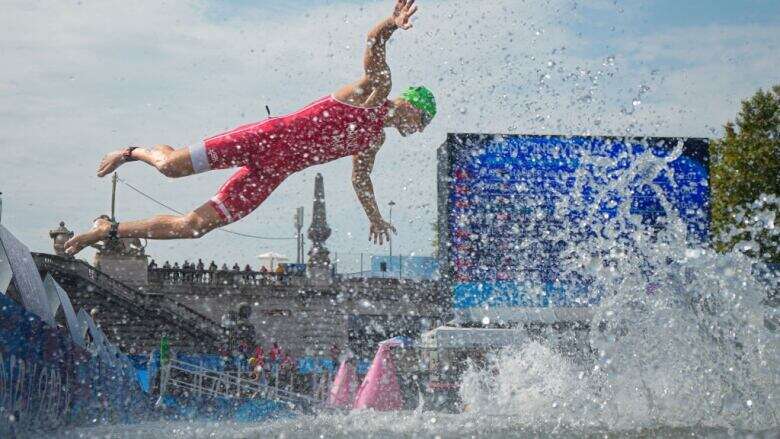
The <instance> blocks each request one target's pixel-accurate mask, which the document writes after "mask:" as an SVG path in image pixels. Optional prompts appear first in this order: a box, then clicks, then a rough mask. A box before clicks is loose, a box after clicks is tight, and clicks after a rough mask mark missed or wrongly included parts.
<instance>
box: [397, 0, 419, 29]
mask: <svg viewBox="0 0 780 439" xmlns="http://www.w3.org/2000/svg"><path fill="white" fill-rule="evenodd" d="M415 12H417V6H414V0H398V1H397V2H396V3H395V9H394V10H393V22H394V23H395V25H396V26H398V27H400V28H401V29H403V30H407V29H411V27H412V23H411V22H410V21H409V19H410V18H411V17H412V15H414V13H415Z"/></svg>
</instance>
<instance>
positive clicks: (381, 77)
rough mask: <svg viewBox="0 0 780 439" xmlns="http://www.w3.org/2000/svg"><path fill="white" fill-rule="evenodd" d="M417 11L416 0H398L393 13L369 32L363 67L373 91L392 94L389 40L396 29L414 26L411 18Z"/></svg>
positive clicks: (365, 79) (366, 79) (366, 80)
mask: <svg viewBox="0 0 780 439" xmlns="http://www.w3.org/2000/svg"><path fill="white" fill-rule="evenodd" d="M415 12H417V6H415V5H414V0H398V1H397V2H396V4H395V8H394V9H393V15H391V16H390V17H388V18H386V19H384V20H382V21H380V22H379V23H377V25H376V26H374V27H373V28H372V29H371V30H370V31H369V32H368V36H367V38H366V40H367V41H366V52H365V55H364V57H363V69H364V71H365V77H364V82H366V83H367V84H366V85H368V86H369V87H370V88H371V91H368V93H367V94H371V92H373V91H378V92H379V93H384V95H385V96H387V95H389V94H390V89H391V87H392V81H391V75H390V67H389V66H388V65H387V50H386V49H387V40H389V39H390V36H391V35H393V32H395V30H396V29H398V28H401V29H409V28H411V27H412V24H411V23H410V21H409V19H410V18H411V16H412V15H414V13H415Z"/></svg>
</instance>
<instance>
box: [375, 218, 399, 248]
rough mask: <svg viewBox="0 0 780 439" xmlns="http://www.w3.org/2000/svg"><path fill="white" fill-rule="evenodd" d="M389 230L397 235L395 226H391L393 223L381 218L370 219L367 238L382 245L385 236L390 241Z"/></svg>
mask: <svg viewBox="0 0 780 439" xmlns="http://www.w3.org/2000/svg"><path fill="white" fill-rule="evenodd" d="M391 230H392V231H393V234H394V235H397V232H396V231H395V227H393V225H392V224H390V223H388V222H387V221H385V220H383V219H378V220H376V221H371V227H370V230H369V232H368V240H369V241H374V244H377V243H378V244H379V245H383V244H384V243H385V238H387V242H390V231H391ZM377 241H379V242H377Z"/></svg>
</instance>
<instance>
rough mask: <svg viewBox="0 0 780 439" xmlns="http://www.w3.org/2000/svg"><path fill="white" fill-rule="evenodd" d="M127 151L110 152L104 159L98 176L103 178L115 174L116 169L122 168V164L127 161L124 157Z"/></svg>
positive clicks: (99, 167)
mask: <svg viewBox="0 0 780 439" xmlns="http://www.w3.org/2000/svg"><path fill="white" fill-rule="evenodd" d="M125 151H126V150H124V149H120V150H119V151H114V152H109V153H108V154H106V155H105V156H104V157H103V160H101V161H100V166H98V171H97V176H98V177H103V176H105V175H108V174H110V173H112V172H114V171H115V170H116V168H118V167H120V166H122V164H123V163H125V162H126V161H127V160H126V159H125V156H124V154H125Z"/></svg>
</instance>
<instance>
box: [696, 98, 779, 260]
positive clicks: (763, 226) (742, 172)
mask: <svg viewBox="0 0 780 439" xmlns="http://www.w3.org/2000/svg"><path fill="white" fill-rule="evenodd" d="M725 130H726V133H725V136H724V138H723V139H721V140H718V141H716V142H713V144H712V146H711V149H710V151H711V155H710V156H711V160H712V162H711V174H710V175H711V178H710V181H711V183H712V226H713V236H714V238H715V244H716V246H717V248H718V249H720V250H724V251H725V250H730V249H731V248H733V247H734V245H736V244H737V243H740V242H741V243H743V244H741V245H740V247H741V248H742V249H743V250H746V251H747V252H748V253H750V254H751V255H753V256H757V257H759V258H761V259H763V260H765V261H766V262H771V263H780V230H779V229H778V226H779V224H775V223H777V222H778V220H780V218H776V216H777V215H776V213H777V211H778V207H780V85H776V86H774V87H773V88H772V90H771V91H763V90H759V91H758V92H757V93H756V94H755V95H753V97H751V98H750V99H748V100H745V101H743V102H742V109H741V110H740V112H739V114H738V116H737V118H736V121H735V122H734V123H732V122H728V123H727V124H726V125H725Z"/></svg>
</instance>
